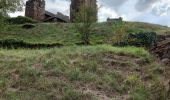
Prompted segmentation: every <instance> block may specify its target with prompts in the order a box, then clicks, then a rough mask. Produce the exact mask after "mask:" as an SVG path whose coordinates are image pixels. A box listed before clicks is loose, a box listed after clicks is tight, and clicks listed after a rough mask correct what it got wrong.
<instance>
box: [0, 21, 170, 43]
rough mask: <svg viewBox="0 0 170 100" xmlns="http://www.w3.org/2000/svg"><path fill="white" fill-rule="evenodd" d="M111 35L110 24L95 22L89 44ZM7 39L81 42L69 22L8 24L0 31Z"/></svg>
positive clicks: (143, 27)
mask: <svg viewBox="0 0 170 100" xmlns="http://www.w3.org/2000/svg"><path fill="white" fill-rule="evenodd" d="M126 27H127V28H126V31H127V32H128V33H136V32H141V31H155V32H157V33H159V34H165V32H166V31H170V28H166V27H164V26H160V25H154V24H148V23H139V22H127V23H126ZM168 34H170V33H168ZM113 36H114V34H113V33H112V25H111V24H109V23H98V24H95V25H93V31H92V33H91V36H90V40H91V44H111V43H112V39H113ZM9 39H15V40H17V41H23V42H26V43H30V44H53V43H58V44H61V45H74V44H79V43H81V37H80V34H79V33H77V32H76V31H75V29H74V25H73V24H71V23H53V24H52V23H38V24H35V28H32V29H23V28H22V25H10V26H9V28H8V29H7V31H4V32H0V40H1V41H2V40H9Z"/></svg>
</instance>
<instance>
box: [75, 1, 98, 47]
mask: <svg viewBox="0 0 170 100" xmlns="http://www.w3.org/2000/svg"><path fill="white" fill-rule="evenodd" d="M94 13H96V8H94V7H93V6H91V5H89V6H87V5H86V4H85V3H83V4H82V5H81V6H80V10H79V12H77V13H76V14H75V15H76V18H75V21H74V22H75V23H76V24H75V26H76V29H77V31H78V32H79V33H80V34H81V37H82V40H83V43H84V44H85V45H89V44H90V40H89V35H90V31H91V28H92V24H93V23H94V22H96V16H97V15H96V16H94Z"/></svg>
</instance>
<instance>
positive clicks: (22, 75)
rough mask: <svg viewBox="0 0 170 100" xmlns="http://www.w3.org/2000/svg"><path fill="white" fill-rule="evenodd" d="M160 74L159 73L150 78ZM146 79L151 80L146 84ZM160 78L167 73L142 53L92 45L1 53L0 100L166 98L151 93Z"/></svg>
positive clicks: (5, 50) (128, 48) (16, 50)
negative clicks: (159, 71) (102, 97)
mask: <svg viewBox="0 0 170 100" xmlns="http://www.w3.org/2000/svg"><path fill="white" fill-rule="evenodd" d="M155 65H157V66H155ZM160 68H162V70H163V73H161V74H160V73H155V71H156V70H158V69H160ZM147 75H152V76H151V78H149V79H148V78H147V77H146V76H147ZM155 76H156V77H155ZM157 76H158V77H157ZM164 76H167V78H169V67H165V66H161V65H159V64H158V63H156V62H154V58H153V57H152V56H151V55H150V54H149V53H148V52H147V51H146V50H144V49H143V48H136V47H124V48H121V47H112V46H109V45H97V46H69V47H67V46H66V47H63V48H52V49H35V50H34V49H14V50H12V49H11V50H8V49H0V97H1V98H0V99H2V100H3V99H4V100H11V99H12V100H30V99H31V100H56V99H57V100H98V99H101V96H104V97H108V98H109V99H115V98H119V97H117V96H118V95H119V96H120V98H121V97H124V96H125V95H127V96H128V97H127V98H129V99H131V98H132V100H146V98H147V97H148V96H149V97H151V99H149V100H158V99H159V98H168V96H167V95H163V94H162V95H161V97H159V95H158V96H157V97H155V96H154V95H156V94H157V91H159V89H162V87H164V86H163V85H156V86H157V89H156V90H155V91H154V90H153V89H152V88H154V86H155V84H156V83H157V82H160V80H159V79H160V78H161V77H164ZM161 81H163V80H161ZM159 87H160V88H159ZM161 91H162V92H161V93H166V90H164V89H162V90H161ZM98 94H100V95H98ZM138 96H141V97H140V98H139V97H138ZM165 96H166V97H165Z"/></svg>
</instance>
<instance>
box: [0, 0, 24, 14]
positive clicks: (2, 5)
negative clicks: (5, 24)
mask: <svg viewBox="0 0 170 100" xmlns="http://www.w3.org/2000/svg"><path fill="white" fill-rule="evenodd" d="M23 2H24V1H23V0H0V15H3V16H7V15H8V13H9V12H15V11H21V10H22V6H23V4H24V3H23Z"/></svg>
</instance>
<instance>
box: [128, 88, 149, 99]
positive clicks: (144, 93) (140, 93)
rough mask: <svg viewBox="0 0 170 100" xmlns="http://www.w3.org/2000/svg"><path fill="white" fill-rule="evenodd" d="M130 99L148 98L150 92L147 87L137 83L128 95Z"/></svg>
mask: <svg viewBox="0 0 170 100" xmlns="http://www.w3.org/2000/svg"><path fill="white" fill-rule="evenodd" d="M130 100H150V93H149V92H148V89H147V88H146V87H145V86H143V85H139V86H138V87H137V88H136V89H135V90H134V91H133V92H132V93H131V95H130Z"/></svg>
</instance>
